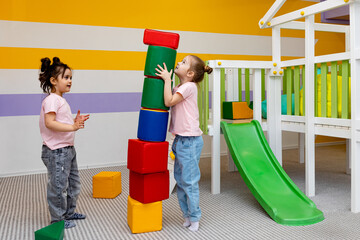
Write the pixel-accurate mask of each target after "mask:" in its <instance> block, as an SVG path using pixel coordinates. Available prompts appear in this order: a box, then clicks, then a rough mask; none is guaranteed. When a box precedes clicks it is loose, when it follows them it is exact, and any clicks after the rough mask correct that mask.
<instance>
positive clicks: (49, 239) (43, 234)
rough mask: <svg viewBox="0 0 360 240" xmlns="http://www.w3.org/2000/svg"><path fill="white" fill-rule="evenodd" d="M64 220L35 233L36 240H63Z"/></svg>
mask: <svg viewBox="0 0 360 240" xmlns="http://www.w3.org/2000/svg"><path fill="white" fill-rule="evenodd" d="M64 226H65V224H64V220H63V221H59V222H56V223H53V224H51V225H49V226H46V227H44V228H41V229H39V230H37V231H36V232H35V240H62V239H63V238H64Z"/></svg>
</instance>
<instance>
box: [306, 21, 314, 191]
mask: <svg viewBox="0 0 360 240" xmlns="http://www.w3.org/2000/svg"><path fill="white" fill-rule="evenodd" d="M314 53H315V32H314V15H311V16H308V17H306V18H305V58H306V60H305V69H306V70H305V81H306V84H305V106H306V108H305V161H306V164H305V188H306V191H305V192H306V195H307V196H309V197H311V196H315V129H314V58H315V57H314Z"/></svg>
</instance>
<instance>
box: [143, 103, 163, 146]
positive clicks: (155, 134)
mask: <svg viewBox="0 0 360 240" xmlns="http://www.w3.org/2000/svg"><path fill="white" fill-rule="evenodd" d="M168 118H169V112H167V111H166V112H162V111H161V112H160V111H151V110H145V109H141V110H140V116H139V126H138V133H137V137H138V138H139V139H141V140H143V141H150V142H163V141H165V139H166V133H167V126H168Z"/></svg>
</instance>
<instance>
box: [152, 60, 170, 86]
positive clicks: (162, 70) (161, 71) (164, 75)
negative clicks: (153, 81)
mask: <svg viewBox="0 0 360 240" xmlns="http://www.w3.org/2000/svg"><path fill="white" fill-rule="evenodd" d="M157 66H158V68H156V69H155V70H156V71H157V72H158V73H155V74H156V76H159V77H161V78H162V79H163V80H164V81H165V82H166V81H170V82H171V74H172V71H173V70H172V69H171V71H170V72H169V71H168V70H167V68H166V64H165V63H164V68H162V67H161V66H160V65H159V64H158V65H157Z"/></svg>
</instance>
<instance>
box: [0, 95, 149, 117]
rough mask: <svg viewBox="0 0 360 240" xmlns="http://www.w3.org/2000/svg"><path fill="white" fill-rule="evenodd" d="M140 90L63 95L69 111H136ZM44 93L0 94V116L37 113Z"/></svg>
mask: <svg viewBox="0 0 360 240" xmlns="http://www.w3.org/2000/svg"><path fill="white" fill-rule="evenodd" d="M141 95H142V93H141V92H133V93H68V94H65V95H64V97H65V98H66V100H67V101H68V103H69V105H70V107H71V111H72V112H73V113H76V112H77V110H78V109H80V111H81V112H82V113H109V112H138V111H140V105H141ZM46 96H47V95H46V94H0V117H6V116H27V115H39V114H40V108H41V102H42V100H43V99H44V98H45V97H46Z"/></svg>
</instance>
